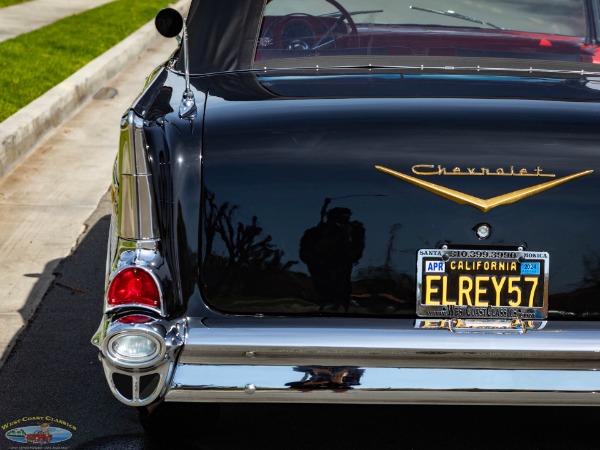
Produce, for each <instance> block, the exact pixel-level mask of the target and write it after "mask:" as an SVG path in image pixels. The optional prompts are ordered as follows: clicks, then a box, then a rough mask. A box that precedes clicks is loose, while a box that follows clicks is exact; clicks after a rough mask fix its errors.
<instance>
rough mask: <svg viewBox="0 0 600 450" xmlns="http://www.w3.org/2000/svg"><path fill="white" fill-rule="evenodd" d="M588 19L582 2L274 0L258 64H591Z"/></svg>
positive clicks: (263, 29)
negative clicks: (483, 60) (413, 60)
mask: <svg viewBox="0 0 600 450" xmlns="http://www.w3.org/2000/svg"><path fill="white" fill-rule="evenodd" d="M590 8H591V7H590ZM590 11H591V10H590ZM590 14H591V12H590ZM586 17H587V14H586V3H585V2H584V1H583V0H525V1H522V0H494V1H477V0H453V1H439V0H435V1H434V0H414V1H413V0H411V1H406V0H343V1H339V2H338V1H335V0H304V1H297V0H271V1H269V2H268V3H267V5H266V7H265V10H264V16H263V20H262V26H261V31H260V37H259V39H258V43H257V48H256V53H255V67H260V66H261V65H264V66H265V67H267V66H268V67H273V66H283V67H289V66H298V65H304V64H306V65H310V64H313V63H314V64H317V61H311V60H310V59H311V58H316V59H317V60H319V59H324V61H323V62H325V63H326V65H329V63H331V64H335V58H339V57H351V58H353V61H354V62H355V63H356V62H357V61H360V60H362V61H363V62H364V63H365V64H368V63H370V62H372V61H376V62H380V61H381V60H382V58H383V59H384V60H385V61H386V63H389V64H394V63H396V64H400V63H402V60H403V58H404V57H410V56H419V57H428V58H434V59H435V58H436V57H438V58H439V57H448V56H451V57H461V58H468V57H492V58H522V59H532V58H533V59H542V60H543V59H549V60H566V61H586V62H590V61H587V60H586V58H585V57H586V55H587V54H589V53H590V52H586V51H584V50H582V48H583V47H585V46H586V45H587V44H589V43H588V42H587V41H586V37H588V36H591V35H595V30H594V29H593V28H594V27H593V21H588V20H587V19H586ZM588 22H590V23H588ZM299 58H300V59H299ZM332 58H333V59H332ZM267 61H270V63H266V64H265V62H267ZM432 62H433V61H432Z"/></svg>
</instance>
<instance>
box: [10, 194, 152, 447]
mask: <svg viewBox="0 0 600 450" xmlns="http://www.w3.org/2000/svg"><path fill="white" fill-rule="evenodd" d="M108 213H110V202H109V201H108V199H107V198H106V197H105V198H104V199H103V200H102V202H101V203H100V207H99V208H98V210H97V211H96V212H95V213H94V215H92V217H91V218H90V220H89V221H88V227H89V228H88V230H87V232H86V233H85V234H84V235H83V236H82V239H81V240H80V243H79V245H78V246H77V248H76V249H75V251H74V252H73V253H72V254H71V255H70V256H69V257H67V258H65V259H64V260H63V261H62V262H60V264H59V265H58V267H56V269H54V270H53V271H52V272H53V273H54V275H55V276H56V278H55V280H54V282H53V283H52V284H51V286H50V288H49V289H48V291H47V292H46V294H45V296H44V298H43V300H42V302H41V304H40V306H39V307H38V309H37V310H36V312H35V314H34V316H33V318H32V319H31V321H30V322H29V324H28V326H27V327H26V329H25V331H23V332H22V333H21V337H20V338H19V340H18V342H17V343H16V344H15V346H14V347H13V350H12V351H11V353H10V355H9V356H8V359H7V361H6V362H5V364H4V365H3V366H2V368H0V386H2V389H1V390H0V405H1V406H0V426H1V427H3V428H4V429H3V430H2V432H1V433H0V448H5V447H6V446H7V445H9V444H11V441H9V440H7V439H6V437H5V433H6V431H7V430H8V429H10V428H11V427H5V426H6V425H7V424H10V423H12V422H16V421H20V423H19V424H18V425H19V426H39V425H40V423H41V422H45V421H46V422H47V421H48V420H49V419H57V420H59V421H63V422H65V423H67V424H70V425H71V426H72V427H74V428H75V429H73V428H69V427H67V426H65V427H63V428H68V429H69V430H70V431H72V435H73V436H72V438H71V439H70V440H68V441H65V442H64V445H65V448H74V447H75V446H76V445H78V444H81V443H83V442H86V441H90V440H92V439H95V438H100V437H104V436H107V435H120V434H123V435H131V434H135V433H142V429H141V427H140V426H139V424H138V420H137V411H136V410H135V409H133V408H130V407H126V406H125V405H122V404H121V403H119V402H118V401H117V400H116V399H115V398H114V397H113V396H112V394H111V393H110V391H109V390H108V387H107V385H106V382H105V380H104V375H103V372H102V366H101V364H100V362H99V361H98V358H97V351H96V349H95V348H94V347H93V346H92V345H91V343H90V339H91V337H92V335H93V334H94V332H95V331H96V329H97V327H98V325H99V323H100V318H101V315H102V297H103V289H104V286H103V285H104V272H105V257H106V239H107V236H108V228H109V223H110V216H109V215H107V214H108ZM48 266H51V263H50V264H49V265H48ZM26 419H36V420H26ZM52 426H54V425H52ZM56 426H59V427H60V425H58V424H56Z"/></svg>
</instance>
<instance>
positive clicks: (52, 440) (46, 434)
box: [5, 423, 73, 445]
mask: <svg viewBox="0 0 600 450" xmlns="http://www.w3.org/2000/svg"><path fill="white" fill-rule="evenodd" d="M5 436H6V438H7V439H10V440H11V441H13V442H18V443H20V444H40V445H44V444H56V443H58V442H64V441H68V440H69V439H71V437H72V436H73V433H71V432H70V431H68V430H65V429H64V428H59V427H53V426H50V424H49V423H42V424H40V425H37V426H27V427H17V428H12V429H10V430H8V431H7V432H6V434H5Z"/></svg>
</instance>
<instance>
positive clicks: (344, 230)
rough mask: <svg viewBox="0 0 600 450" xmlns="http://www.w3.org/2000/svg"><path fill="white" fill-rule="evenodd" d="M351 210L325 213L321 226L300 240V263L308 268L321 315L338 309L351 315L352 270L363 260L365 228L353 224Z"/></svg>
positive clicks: (335, 210) (336, 209)
mask: <svg viewBox="0 0 600 450" xmlns="http://www.w3.org/2000/svg"><path fill="white" fill-rule="evenodd" d="M351 217H352V211H351V210H350V209H348V208H342V207H337V208H331V209H330V210H329V211H326V212H322V214H321V222H320V223H319V224H318V225H317V226H316V227H313V228H310V229H308V230H306V232H305V233H304V235H303V236H302V239H301V240H300V259H301V260H302V261H303V262H304V263H305V264H306V265H307V267H308V271H309V272H310V275H311V278H312V282H313V286H314V288H315V291H316V293H317V297H318V299H319V311H323V309H324V307H325V305H336V306H338V307H342V308H343V309H344V311H345V312H348V308H349V306H350V298H351V294H352V284H351V275H352V267H353V266H354V265H355V264H356V263H357V262H358V261H359V260H360V258H362V255H363V250H364V248H365V227H364V226H363V224H362V223H361V222H359V221H357V220H353V221H351V220H350V218H351Z"/></svg>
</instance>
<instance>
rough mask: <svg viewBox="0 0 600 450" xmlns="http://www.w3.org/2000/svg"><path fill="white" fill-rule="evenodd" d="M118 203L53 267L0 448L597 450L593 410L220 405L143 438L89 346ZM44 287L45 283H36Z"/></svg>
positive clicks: (12, 387) (16, 361)
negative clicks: (26, 432) (204, 416)
mask: <svg viewBox="0 0 600 450" xmlns="http://www.w3.org/2000/svg"><path fill="white" fill-rule="evenodd" d="M109 212H110V204H109V202H108V200H107V196H105V197H104V199H103V200H102V202H101V203H100V205H99V208H98V210H97V211H96V212H95V213H94V215H93V216H92V217H91V218H90V220H89V221H88V228H87V231H86V232H85V234H84V235H83V236H82V238H81V239H80V242H79V244H78V246H77V247H76V249H75V251H74V252H73V253H72V255H71V256H69V257H68V258H66V259H65V260H63V261H62V262H61V263H60V264H59V266H58V269H55V273H56V276H57V277H56V281H55V282H54V284H53V285H52V286H51V287H50V288H49V289H48V291H47V293H46V295H45V297H44V299H43V301H42V303H41V305H40V307H39V308H38V310H37V312H36V314H35V315H34V318H33V320H32V321H31V322H30V324H29V326H28V328H27V330H26V331H25V332H24V333H23V335H22V337H21V339H20V341H19V342H18V343H17V345H16V346H15V348H14V349H13V352H12V354H11V356H10V357H9V359H8V361H7V362H6V364H5V365H4V366H3V367H2V368H1V369H0V386H2V388H1V390H0V427H4V428H3V431H2V433H0V449H4V448H6V449H11V448H15V449H21V448H39V447H41V446H40V445H29V446H27V445H19V444H16V443H13V442H11V441H9V440H8V439H7V438H6V437H5V433H6V430H7V429H10V428H11V427H10V426H7V427H5V426H6V425H7V424H10V423H11V422H15V421H17V420H25V419H31V418H40V419H38V420H29V422H27V424H29V425H38V424H39V422H40V421H44V420H47V419H44V418H47V417H50V418H52V419H57V420H60V421H63V422H65V423H68V424H70V425H71V426H72V427H75V428H76V429H74V430H73V429H72V428H71V431H72V434H73V436H72V438H71V439H70V440H68V441H65V442H63V443H60V444H52V445H47V446H44V447H45V448H62V449H75V448H79V449H118V450H122V449H123V450H125V449H132V450H133V449H160V448H186V449H194V448H197V449H219V450H221V449H223V450H229V449H232V450H233V449H236V450H239V449H286V450H294V449H361V450H362V449H394V450H398V449H435V448H465V447H470V448H477V449H479V448H497V449H500V448H502V449H523V448H527V449H537V448H539V449H555V448H558V449H586V448H589V449H596V448H598V447H600V442H599V441H598V438H597V423H598V418H599V417H600V410H598V409H596V408H566V407H560V408H533V407H473V406H460V407H457V406H424V405H416V406H377V405H374V406H347V405H224V406H223V407H222V409H221V414H220V423H219V426H218V427H217V428H214V429H207V428H205V425H204V424H203V422H202V421H201V420H199V421H198V425H197V426H196V427H194V428H193V429H183V430H177V431H176V430H174V431H173V433H171V434H170V435H169V436H167V443H166V444H153V443H151V442H150V441H149V440H148V439H147V438H146V437H145V436H144V434H143V431H142V429H141V427H140V425H139V424H138V421H137V412H136V411H135V410H134V409H132V408H130V407H127V406H124V405H121V404H120V403H119V402H118V401H117V400H115V399H114V398H113V397H112V394H111V393H110V392H109V390H108V388H107V386H106V383H105V381H104V376H103V374H102V368H101V365H100V363H99V361H98V359H97V357H96V350H95V348H94V347H92V345H91V344H90V343H89V341H90V337H91V336H92V334H93V333H94V332H95V330H96V327H97V326H98V324H99V318H100V314H101V311H102V307H101V298H102V289H103V273H104V256H105V250H106V236H107V233H108V225H109V216H108V214H109ZM30 276H32V277H39V276H40V274H30Z"/></svg>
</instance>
